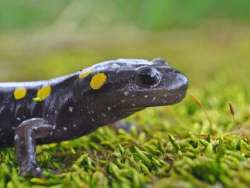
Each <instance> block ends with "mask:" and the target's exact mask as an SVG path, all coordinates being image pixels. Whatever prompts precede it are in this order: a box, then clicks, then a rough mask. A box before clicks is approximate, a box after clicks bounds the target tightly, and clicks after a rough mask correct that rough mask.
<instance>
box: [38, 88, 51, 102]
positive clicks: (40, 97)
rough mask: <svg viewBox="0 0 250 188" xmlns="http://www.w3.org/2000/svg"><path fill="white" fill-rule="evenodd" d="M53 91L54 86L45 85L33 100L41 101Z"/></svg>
mask: <svg viewBox="0 0 250 188" xmlns="http://www.w3.org/2000/svg"><path fill="white" fill-rule="evenodd" d="M51 92H52V88H51V86H50V85H46V86H43V87H42V88H41V89H39V90H38V91H37V94H36V98H34V99H33V100H34V101H35V102H41V101H43V100H44V99H46V98H47V97H49V96H50V94H51Z"/></svg>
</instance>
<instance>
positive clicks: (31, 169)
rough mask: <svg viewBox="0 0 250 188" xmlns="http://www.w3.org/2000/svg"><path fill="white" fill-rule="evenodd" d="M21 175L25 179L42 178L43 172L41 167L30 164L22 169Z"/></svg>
mask: <svg viewBox="0 0 250 188" xmlns="http://www.w3.org/2000/svg"><path fill="white" fill-rule="evenodd" d="M20 175H21V176H24V177H41V176H42V170H41V168H40V167H39V166H37V165H34V164H28V165H26V166H24V167H21V169H20Z"/></svg>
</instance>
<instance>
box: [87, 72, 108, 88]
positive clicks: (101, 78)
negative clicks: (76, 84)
mask: <svg viewBox="0 0 250 188" xmlns="http://www.w3.org/2000/svg"><path fill="white" fill-rule="evenodd" d="M106 81H107V76H106V74H104V73H98V74H96V75H95V76H93V78H92V79H91V82H90V87H91V88H92V89H94V90H97V89H101V87H102V86H103V85H104V84H105V83H106Z"/></svg>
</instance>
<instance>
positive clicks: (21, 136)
mask: <svg viewBox="0 0 250 188" xmlns="http://www.w3.org/2000/svg"><path fill="white" fill-rule="evenodd" d="M51 130H52V126H51V125H49V124H48V123H47V122H46V121H45V120H44V119H39V118H34V119H30V120H27V121H24V122H22V123H21V124H20V125H19V126H18V127H17V129H16V132H15V133H16V134H15V148H16V156H17V161H18V164H19V167H20V173H21V175H22V176H35V177H37V176H41V174H42V170H41V169H40V168H39V166H38V165H37V163H36V151H35V150H36V148H35V147H36V139H38V138H45V137H46V136H48V135H49V132H50V131H51Z"/></svg>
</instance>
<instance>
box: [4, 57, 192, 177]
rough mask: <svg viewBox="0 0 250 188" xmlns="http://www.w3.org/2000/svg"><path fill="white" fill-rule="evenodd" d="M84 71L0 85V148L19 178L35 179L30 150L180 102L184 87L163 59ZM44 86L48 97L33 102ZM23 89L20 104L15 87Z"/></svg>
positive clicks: (181, 78)
mask: <svg viewBox="0 0 250 188" xmlns="http://www.w3.org/2000/svg"><path fill="white" fill-rule="evenodd" d="M85 71H87V72H90V73H89V74H88V75H87V76H86V77H85V78H79V75H80V74H81V73H82V72H76V73H74V74H71V75H69V76H64V77H60V78H56V79H52V80H48V81H37V82H22V83H21V82H20V83H1V84H0V125H1V126H0V145H1V146H2V147H4V146H12V145H15V148H16V155H17V160H18V163H19V166H20V173H21V175H23V176H40V175H41V173H42V171H41V169H40V168H39V166H38V165H37V162H36V154H35V147H36V145H37V144H47V143H53V142H61V141H65V140H70V139H74V138H77V137H80V136H83V135H86V134H88V133H90V132H92V131H95V130H96V129H97V128H99V127H102V126H104V125H107V124H111V123H114V122H116V121H118V120H121V119H123V118H126V117H128V116H129V115H131V114H133V113H134V112H137V111H139V110H142V109H144V108H146V107H154V106H164V105H172V104H175V103H178V102H180V101H181V100H182V99H183V98H184V97H185V94H186V90H187V88H188V80H187V78H186V77H185V76H184V75H183V74H182V73H180V72H179V71H177V70H175V69H173V68H171V67H170V66H169V65H168V64H167V63H166V62H165V61H164V60H162V59H156V60H153V61H147V60H142V59H119V60H112V61H107V62H103V63H100V64H97V65H94V66H92V67H89V68H88V69H86V70H85ZM98 73H104V74H105V75H106V76H107V79H106V81H105V83H103V86H102V87H101V88H99V89H93V88H91V87H90V82H91V79H92V78H93V76H94V75H96V74H98ZM47 84H49V85H50V86H51V88H52V92H51V94H50V95H49V96H48V97H47V98H46V99H44V100H43V101H39V102H38V101H34V100H33V99H34V98H35V97H36V93H37V90H38V89H39V88H41V87H42V86H44V85H47ZM21 86H23V87H25V88H27V95H26V96H25V98H23V99H21V100H16V99H15V98H14V97H13V92H14V89H15V88H17V87H21Z"/></svg>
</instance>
